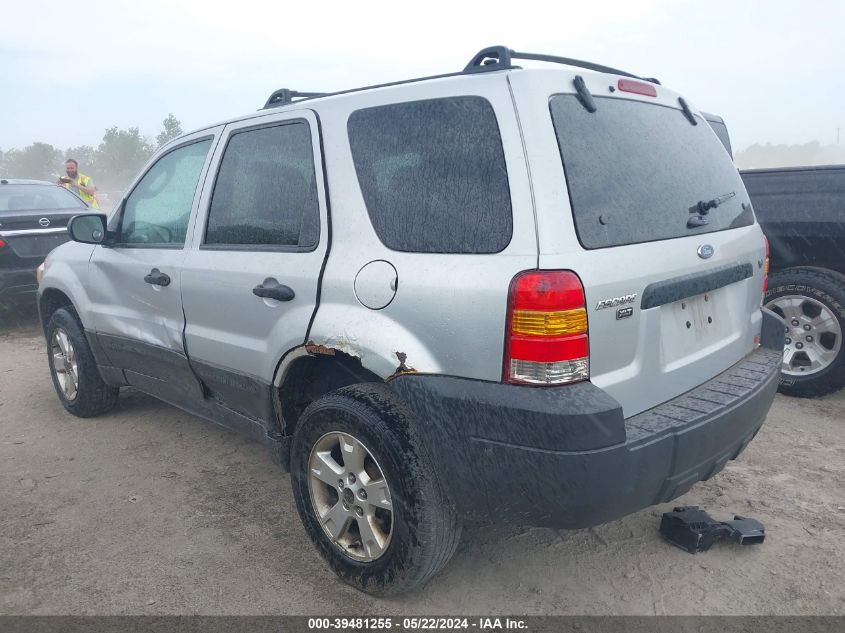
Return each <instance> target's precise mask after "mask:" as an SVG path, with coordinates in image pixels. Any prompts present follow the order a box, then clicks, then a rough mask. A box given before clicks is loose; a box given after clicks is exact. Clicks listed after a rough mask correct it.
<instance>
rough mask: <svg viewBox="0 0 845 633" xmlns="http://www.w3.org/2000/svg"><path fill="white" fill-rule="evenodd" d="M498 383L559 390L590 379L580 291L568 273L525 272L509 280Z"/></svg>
mask: <svg viewBox="0 0 845 633" xmlns="http://www.w3.org/2000/svg"><path fill="white" fill-rule="evenodd" d="M502 373H503V376H502V377H503V380H504V382H507V383H512V384H522V385H564V384H567V383H572V382H578V381H581V380H587V379H588V378H589V377H590V345H589V338H588V334H587V310H586V305H585V302H584V287H583V285H582V284H581V280H580V279H579V278H578V276H577V275H576V274H575V273H573V272H571V271H568V270H528V271H524V272H521V273H519V274H518V275H516V277H514V278H513V281H511V286H510V292H509V296H508V318H507V331H506V334H505V362H504V367H503V372H502Z"/></svg>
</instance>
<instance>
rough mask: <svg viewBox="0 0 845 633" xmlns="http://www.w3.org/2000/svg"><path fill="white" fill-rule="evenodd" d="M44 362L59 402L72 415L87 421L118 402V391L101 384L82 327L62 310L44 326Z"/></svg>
mask: <svg viewBox="0 0 845 633" xmlns="http://www.w3.org/2000/svg"><path fill="white" fill-rule="evenodd" d="M47 361H48V363H49V365H50V375H51V376H52V378H53V386H54V387H55V388H56V393H57V394H58V396H59V400H60V401H61V403H62V406H64V408H65V409H67V410H68V411H69V412H70V413H72V414H73V415H76V416H79V417H81V418H90V417H93V416H95V415H100V414H102V413H105V412H107V411H109V410H110V409H111V408H112V407H113V406H114V405H115V403H116V402H117V397H118V391H119V389H118V388H117V387H110V386H109V385H107V384H106V383H105V382H103V378H102V376H100V370H99V369H97V362H96V361H95V360H94V355H93V354H92V353H91V348H90V347H89V346H88V340H87V339H86V338H85V332H84V331H83V330H82V326H81V325H80V324H79V321H78V320H77V318H76V316H75V315H74V314H73V313H71V312H70V311H69V310H67V309H65V308H61V309H59V310H56V311H55V312H54V313H53V315H52V316H51V317H50V321H49V323H48V324H47Z"/></svg>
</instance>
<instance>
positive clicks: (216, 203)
mask: <svg viewBox="0 0 845 633" xmlns="http://www.w3.org/2000/svg"><path fill="white" fill-rule="evenodd" d="M319 232H320V216H319V206H318V202H317V182H316V176H315V173H314V154H313V152H312V150H311V132H310V130H309V127H308V124H307V123H305V122H304V121H297V122H293V123H286V124H283V125H277V126H274V127H265V128H259V129H254V130H247V131H244V132H238V133H236V134H233V135H232V138H231V139H230V140H229V144H228V145H227V146H226V151H225V152H224V153H223V160H222V161H221V163H220V171H219V173H218V175H217V182H216V184H215V185H214V193H213V195H212V198H211V209H210V210H209V215H208V227H207V230H206V238H205V243H206V244H208V245H233V246H266V247H302V248H311V247H313V246H315V245H316V244H317V239H318V237H319Z"/></svg>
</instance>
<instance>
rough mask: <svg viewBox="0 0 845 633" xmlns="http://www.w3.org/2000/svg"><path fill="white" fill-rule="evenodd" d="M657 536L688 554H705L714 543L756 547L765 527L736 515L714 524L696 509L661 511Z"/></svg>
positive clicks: (712, 519) (683, 507)
mask: <svg viewBox="0 0 845 633" xmlns="http://www.w3.org/2000/svg"><path fill="white" fill-rule="evenodd" d="M660 533H661V534H662V535H663V538H665V539H666V540H667V541H669V542H670V543H672V545H676V546H677V547H680V548H681V549H683V550H686V551H687V552H689V553H690V554H697V553H699V552H706V551H707V550H709V549H710V548H711V547H712V545H713V543H715V542H716V541H730V542H732V543H738V544H739V545H757V544H759V543H762V542H763V541H764V540H765V538H766V528H765V527H763V524H762V523H760V522H759V521H757V520H756V519H749V518H747V517H741V516H739V515H736V516H735V517H734V520H733V521H717V520H716V519H714V518H713V517H711V516H710V515H709V514H707V513H706V512H705V511H704V510H702V509H701V508H699V507H698V506H682V507H679V508H675V509H674V510H673V511H672V512H664V513H663V518H662V519H661V520H660Z"/></svg>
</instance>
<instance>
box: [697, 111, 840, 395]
mask: <svg viewBox="0 0 845 633" xmlns="http://www.w3.org/2000/svg"><path fill="white" fill-rule="evenodd" d="M702 114H703V115H704V118H705V119H707V122H708V123H709V124H710V127H712V128H713V131H714V132H715V133H716V136H718V137H719V140H720V141H722V144H723V145H724V146H725V149H727V150H728V153H729V154H731V156H733V152H732V150H731V140H730V136H729V134H728V128H727V126H726V125H725V122H724V120H723V119H722V118H721V117H719V116H716V115H714V114H708V113H705V112H702ZM739 174H740V176H742V180H743V182H744V183H745V188H746V189H747V190H748V195H749V196H751V204H752V206H753V207H754V213H755V215H756V216H757V221H758V222H759V223H760V226H761V227H762V228H763V232H764V233H765V234H766V237H767V238H768V240H769V249H770V266H771V275H770V276H769V283H768V288H767V289H766V294H765V297H764V299H763V301H764V304H765V306H766V307H767V308H769V309H771V310H773V311H774V312H776V313H777V314H779V315H780V316H781V317H783V319H784V321H786V346H785V348H784V352H783V368H782V370H781V382H780V391H781V392H782V393H785V394H787V395H790V396H804V397H812V396H823V395H825V394H828V393H832V392H834V391H837V390H839V389H841V388H842V387H845V346H843V344H842V335H843V333H845V165H823V166H816V167H778V168H775V169H746V170H741V171H740V172H739Z"/></svg>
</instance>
